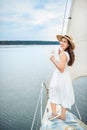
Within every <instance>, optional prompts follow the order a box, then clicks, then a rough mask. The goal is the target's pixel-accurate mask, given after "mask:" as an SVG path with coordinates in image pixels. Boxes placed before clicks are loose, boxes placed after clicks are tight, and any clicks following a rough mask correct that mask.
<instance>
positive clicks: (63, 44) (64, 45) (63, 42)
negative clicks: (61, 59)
mask: <svg viewBox="0 0 87 130" xmlns="http://www.w3.org/2000/svg"><path fill="white" fill-rule="evenodd" d="M60 47H61V48H62V50H66V49H67V48H68V47H69V43H68V40H67V39H65V38H62V39H61V41H60Z"/></svg>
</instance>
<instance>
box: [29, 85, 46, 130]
mask: <svg viewBox="0 0 87 130" xmlns="http://www.w3.org/2000/svg"><path fill="white" fill-rule="evenodd" d="M43 86H45V88H46V90H48V89H47V87H46V84H45V83H44V82H42V87H41V90H40V94H39V97H38V100H37V105H36V109H35V113H34V117H33V121H32V125H31V130H33V127H34V123H35V119H36V114H37V111H38V107H39V105H40V108H41V113H40V114H39V117H40V116H41V124H42V114H43V111H42V105H43V104H42V101H43ZM47 93H48V91H47ZM39 117H38V121H37V124H36V129H37V127H38V123H39Z"/></svg>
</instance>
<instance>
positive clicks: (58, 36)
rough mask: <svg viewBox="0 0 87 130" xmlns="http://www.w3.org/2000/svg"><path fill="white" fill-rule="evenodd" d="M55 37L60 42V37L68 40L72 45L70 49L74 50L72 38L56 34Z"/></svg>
mask: <svg viewBox="0 0 87 130" xmlns="http://www.w3.org/2000/svg"><path fill="white" fill-rule="evenodd" d="M56 38H57V39H58V41H59V42H60V41H61V39H62V38H65V39H67V40H68V41H69V43H70V44H71V46H72V49H73V50H74V49H75V44H74V43H73V41H72V40H70V39H69V38H68V37H67V36H66V35H56Z"/></svg>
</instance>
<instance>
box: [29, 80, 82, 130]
mask: <svg viewBox="0 0 87 130" xmlns="http://www.w3.org/2000/svg"><path fill="white" fill-rule="evenodd" d="M44 87H45V89H46V92H47V94H48V90H49V89H48V88H47V86H46V84H45V82H42V86H41V90H40V94H39V97H38V100H37V105H36V109H35V113H34V117H33V121H32V125H31V130H33V128H34V124H35V119H36V115H37V111H38V108H39V106H40V119H41V121H40V122H41V125H42V119H43V89H44ZM74 105H75V109H76V112H77V114H78V117H79V119H80V120H81V115H80V112H79V109H78V107H77V105H76V103H75V104H74ZM37 123H39V122H37ZM37 126H38V124H37ZM36 130H37V128H36Z"/></svg>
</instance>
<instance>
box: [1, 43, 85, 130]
mask: <svg viewBox="0 0 87 130" xmlns="http://www.w3.org/2000/svg"><path fill="white" fill-rule="evenodd" d="M54 47H56V45H55V46H54V45H26V46H19V45H18V46H16V45H15V46H11V45H10V46H1V47H0V130H30V128H31V123H32V119H33V115H34V111H35V107H36V104H37V99H38V96H39V92H40V89H41V83H42V82H43V81H44V82H46V84H47V85H48V84H49V82H50V78H51V76H52V74H53V72H54V69H55V67H54V66H53V64H52V63H51V62H50V60H49V55H50V51H51V49H52V48H54ZM86 81H87V79H86ZM75 84H76V83H74V86H75ZM84 89H85V90H87V89H86V87H85V88H84ZM85 94H86V93H85ZM84 96H85V95H84ZM77 98H78V97H77ZM80 108H82V109H80V110H81V112H82V110H83V106H81V105H80ZM86 110H87V108H86V107H85V108H84V112H83V115H84V113H85V112H86ZM74 111H75V110H74ZM39 122H40V120H39ZM84 122H86V117H85V120H84Z"/></svg>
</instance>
